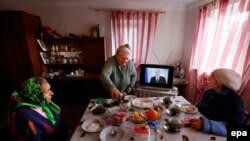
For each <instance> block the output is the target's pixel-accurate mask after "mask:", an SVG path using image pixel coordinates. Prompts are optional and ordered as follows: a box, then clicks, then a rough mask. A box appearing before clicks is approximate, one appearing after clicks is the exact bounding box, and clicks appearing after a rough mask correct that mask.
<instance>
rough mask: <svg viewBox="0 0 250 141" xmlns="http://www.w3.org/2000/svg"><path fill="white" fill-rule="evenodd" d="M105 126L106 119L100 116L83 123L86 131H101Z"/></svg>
mask: <svg viewBox="0 0 250 141" xmlns="http://www.w3.org/2000/svg"><path fill="white" fill-rule="evenodd" d="M103 127H104V121H103V120H102V119H100V118H93V119H88V120H86V121H85V122H83V123H82V129H83V130H84V131H86V132H90V133H95V132H99V131H101V130H102V129H103Z"/></svg>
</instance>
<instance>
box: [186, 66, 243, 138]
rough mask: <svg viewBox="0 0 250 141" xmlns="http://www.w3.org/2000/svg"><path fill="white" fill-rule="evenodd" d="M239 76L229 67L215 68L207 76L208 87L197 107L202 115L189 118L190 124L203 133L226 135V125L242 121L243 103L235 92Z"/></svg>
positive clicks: (238, 86) (239, 82) (239, 84)
mask: <svg viewBox="0 0 250 141" xmlns="http://www.w3.org/2000/svg"><path fill="white" fill-rule="evenodd" d="M241 83H242V79H241V76H240V75H239V74H238V73H236V72H235V71H233V70H230V69H216V70H214V71H213V72H212V73H211V75H210V76H209V77H208V86H209V87H210V89H208V90H207V91H205V93H204V95H203V97H202V99H201V101H200V102H199V103H198V105H197V107H198V109H199V111H200V112H201V113H202V114H203V115H204V117H202V118H200V119H191V120H190V126H191V127H193V128H194V129H197V130H202V131H203V132H205V133H210V134H216V135H220V136H227V126H228V125H229V126H230V125H233V126H234V125H241V124H243V123H244V104H243V101H242V99H241V98H240V96H239V95H238V94H237V93H236V91H237V90H239V88H240V87H241Z"/></svg>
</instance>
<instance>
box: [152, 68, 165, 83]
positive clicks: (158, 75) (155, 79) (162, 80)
mask: <svg viewBox="0 0 250 141" xmlns="http://www.w3.org/2000/svg"><path fill="white" fill-rule="evenodd" d="M150 83H155V84H167V81H166V79H165V77H163V76H161V70H158V69H157V70H155V76H153V77H151V79H150Z"/></svg>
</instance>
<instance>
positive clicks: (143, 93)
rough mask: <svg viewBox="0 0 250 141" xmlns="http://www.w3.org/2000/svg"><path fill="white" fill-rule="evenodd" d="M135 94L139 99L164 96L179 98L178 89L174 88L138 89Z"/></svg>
mask: <svg viewBox="0 0 250 141" xmlns="http://www.w3.org/2000/svg"><path fill="white" fill-rule="evenodd" d="M134 93H135V95H136V96H137V97H162V96H177V95H178V88H177V87H175V86H173V88H172V89H166V90H162V89H149V88H142V87H138V88H136V89H134Z"/></svg>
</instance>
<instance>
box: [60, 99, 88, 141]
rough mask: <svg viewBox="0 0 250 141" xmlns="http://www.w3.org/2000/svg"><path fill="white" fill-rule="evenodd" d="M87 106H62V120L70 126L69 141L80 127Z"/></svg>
mask: <svg viewBox="0 0 250 141" xmlns="http://www.w3.org/2000/svg"><path fill="white" fill-rule="evenodd" d="M86 106H87V104H76V105H67V106H61V109H62V112H61V118H62V120H63V121H64V123H66V125H68V126H69V129H70V130H69V133H68V138H67V141H68V140H70V137H71V135H72V134H73V132H74V130H75V128H76V127H77V126H78V124H79V121H80V118H81V116H82V114H83V112H84V111H85V109H86Z"/></svg>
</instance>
